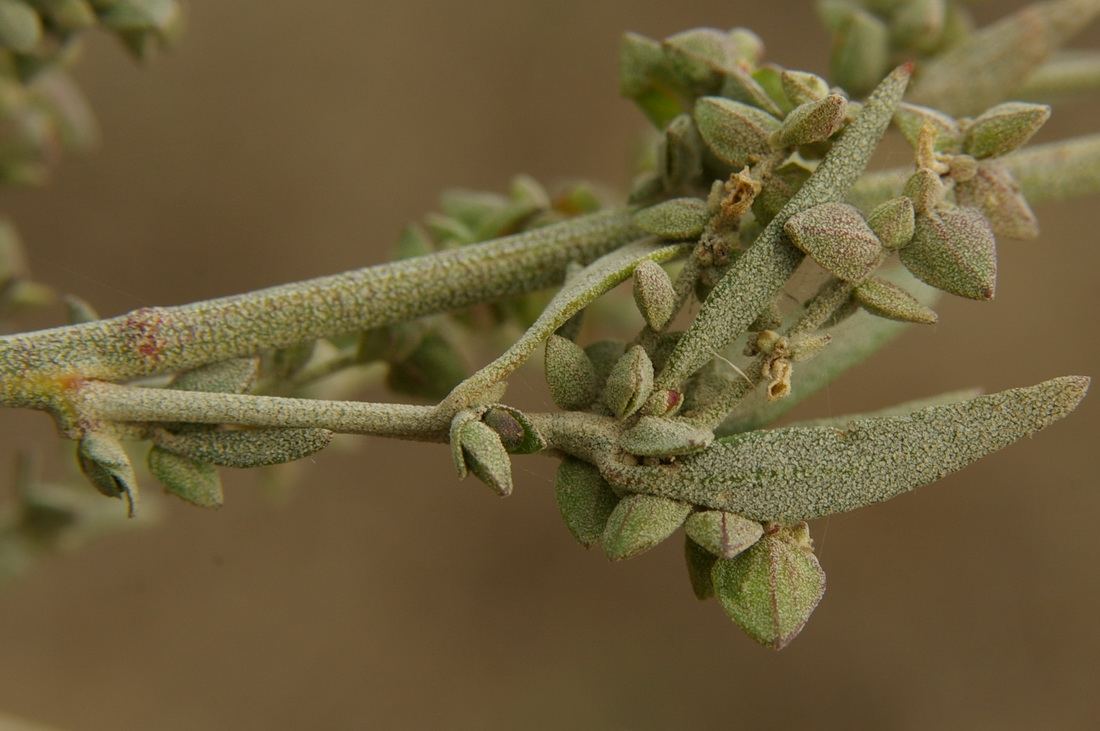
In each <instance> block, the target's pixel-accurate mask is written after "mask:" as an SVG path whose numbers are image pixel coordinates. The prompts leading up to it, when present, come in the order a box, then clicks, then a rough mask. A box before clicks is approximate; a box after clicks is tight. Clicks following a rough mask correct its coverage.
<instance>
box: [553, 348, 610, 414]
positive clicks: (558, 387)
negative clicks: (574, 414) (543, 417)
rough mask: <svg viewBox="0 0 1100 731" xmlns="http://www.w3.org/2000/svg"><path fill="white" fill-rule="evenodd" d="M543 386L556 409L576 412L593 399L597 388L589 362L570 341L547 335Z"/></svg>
mask: <svg viewBox="0 0 1100 731" xmlns="http://www.w3.org/2000/svg"><path fill="white" fill-rule="evenodd" d="M543 363H544V365H545V368H546V384H547V385H548V386H549V387H550V398H552V399H553V400H554V403H555V404H557V406H558V408H560V409H565V410H566V411H580V410H582V409H586V408H588V407H589V406H590V405H591V404H592V402H593V401H594V400H595V399H596V396H597V394H598V391H599V385H598V383H597V381H596V371H595V368H594V367H593V365H592V361H591V360H590V359H589V358H588V356H587V355H586V354H585V352H584V350H583V349H582V348H581V347H580V346H579V345H577V344H576V343H574V342H573V341H572V340H568V339H566V338H563V337H562V336H560V335H551V336H550V337H549V338H547V340H546V356H545V358H544V359H543Z"/></svg>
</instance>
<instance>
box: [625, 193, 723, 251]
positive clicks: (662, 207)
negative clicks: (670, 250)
mask: <svg viewBox="0 0 1100 731" xmlns="http://www.w3.org/2000/svg"><path fill="white" fill-rule="evenodd" d="M709 221H710V212H709V211H707V205H706V203H705V202H704V201H701V200H699V199H698V198H674V199H672V200H668V201H663V202H661V203H657V204H656V205H652V206H649V207H647V208H643V209H641V210H640V211H638V212H637V213H635V214H634V225H635V226H637V227H638V228H640V229H642V230H643V231H645V232H647V233H651V234H653V235H654V236H660V237H661V238H662V239H665V240H666V241H687V240H689V239H697V238H699V235H700V234H702V233H703V229H704V228H706V226H707V222H709Z"/></svg>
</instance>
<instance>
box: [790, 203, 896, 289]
mask: <svg viewBox="0 0 1100 731" xmlns="http://www.w3.org/2000/svg"><path fill="white" fill-rule="evenodd" d="M783 230H784V231H786V233H787V235H788V236H790V238H791V242H792V243H793V244H794V245H795V246H797V247H798V248H799V249H801V250H802V251H804V252H806V253H807V254H809V255H810V258H812V259H813V260H814V261H816V262H817V263H818V264H820V265H821V267H822V268H823V269H825V270H826V271H827V272H829V273H830V274H832V275H834V276H836V277H838V278H839V279H843V280H844V281H846V282H858V281H860V280H862V279H865V278H866V277H867V276H868V275H869V274H870V273H871V272H872V271H874V269H875V266H876V265H877V264H878V260H879V255H880V254H881V253H882V243H881V242H880V241H879V240H878V237H877V236H875V232H874V231H872V230H871V228H870V227H869V226H868V225H867V222H866V221H864V220H863V215H862V214H861V213H860V212H859V210H858V209H857V208H855V207H854V206H850V205H848V204H847V203H822V204H821V205H820V206H814V207H813V208H809V209H807V210H805V211H801V212H799V213H796V214H795V215H793V216H791V217H790V219H789V220H788V221H787V225H786V226H784V227H783Z"/></svg>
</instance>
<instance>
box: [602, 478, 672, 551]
mask: <svg viewBox="0 0 1100 731" xmlns="http://www.w3.org/2000/svg"><path fill="white" fill-rule="evenodd" d="M690 512H691V505H689V504H688V503H682V502H679V501H677V500H669V499H668V498H666V497H658V496H656V495H638V494H633V495H627V496H626V497H624V498H623V499H622V500H620V501H619V503H618V504H617V505H616V506H615V509H614V510H612V511H611V515H610V516H609V517H608V519H607V526H606V527H605V528H604V532H603V536H602V540H603V550H604V553H606V554H607V557H608V558H609V559H611V560H612V561H622V560H624V559H628V558H634V557H635V556H637V555H638V554H639V553H642V552H643V551H648V550H649V549H651V548H653V547H654V546H656V545H657V544H658V543H660V542H661V541H663V540H664V539H666V538H668V537H669V536H670V535H672V534H673V533H674V532H675V531H676V529H677V528H679V527H680V526H681V525H683V523H684V519H685V518H687V517H688V514H689V513H690Z"/></svg>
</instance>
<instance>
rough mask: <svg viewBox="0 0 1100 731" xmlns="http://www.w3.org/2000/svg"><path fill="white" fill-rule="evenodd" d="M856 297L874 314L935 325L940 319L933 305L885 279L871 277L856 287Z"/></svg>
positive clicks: (901, 320) (900, 320)
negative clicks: (927, 304) (925, 303)
mask: <svg viewBox="0 0 1100 731" xmlns="http://www.w3.org/2000/svg"><path fill="white" fill-rule="evenodd" d="M855 297H856V301H857V302H859V304H860V305H862V306H863V309H865V310H867V311H868V312H870V313H871V314H872V315H877V316H879V317H885V318H888V319H890V320H898V321H899V322H915V323H920V324H923V325H935V324H936V323H937V322H938V321H939V317H938V316H937V315H936V313H935V311H934V310H933V309H932V308H931V307H928V306H926V305H924V304H921V301H920V300H918V299H917V298H916V297H914V296H913V295H911V294H909V293H908V292H906V291H905V290H904V289H902V288H901V287H899V286H897V285H896V284H893V283H892V282H888V281H886V280H885V279H880V278H878V277H871V278H870V279H868V280H867V281H866V282H863V283H861V284H860V285H859V286H858V287H856V289H855Z"/></svg>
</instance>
